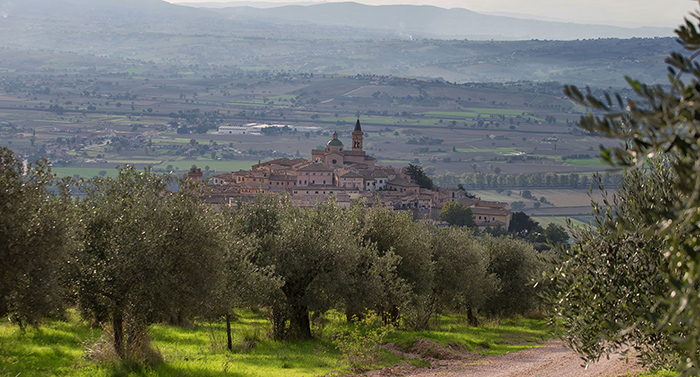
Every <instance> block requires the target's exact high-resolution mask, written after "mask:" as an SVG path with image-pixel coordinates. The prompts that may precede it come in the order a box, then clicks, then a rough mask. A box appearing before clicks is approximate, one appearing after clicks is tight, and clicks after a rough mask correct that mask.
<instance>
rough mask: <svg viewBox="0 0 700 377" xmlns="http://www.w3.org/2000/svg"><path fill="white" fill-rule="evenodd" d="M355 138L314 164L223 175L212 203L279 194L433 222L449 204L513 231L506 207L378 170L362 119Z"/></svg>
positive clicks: (291, 162) (277, 164) (193, 174)
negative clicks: (402, 212)
mask: <svg viewBox="0 0 700 377" xmlns="http://www.w3.org/2000/svg"><path fill="white" fill-rule="evenodd" d="M351 135H352V140H351V144H350V149H346V146H345V144H343V142H342V141H341V140H340V139H339V138H338V133H337V132H335V133H334V134H333V138H332V139H331V140H329V141H328V143H326V147H325V148H324V149H314V150H312V151H311V160H307V159H305V158H296V159H289V158H278V159H274V160H271V161H267V162H260V163H258V164H256V165H253V166H252V168H251V170H240V171H235V172H230V173H223V174H218V175H216V176H214V177H212V180H211V193H210V196H209V201H210V202H212V203H215V204H235V203H237V202H238V201H240V200H246V199H250V198H251V197H253V196H255V195H260V194H269V193H278V194H288V195H290V197H291V200H292V202H293V203H294V204H295V205H296V206H299V207H313V206H314V205H315V204H316V203H318V202H319V201H324V200H326V199H327V198H328V197H329V196H331V195H333V196H335V200H336V202H337V203H338V205H340V206H341V207H349V206H350V205H351V204H352V203H353V202H355V201H361V202H362V203H364V204H365V205H366V206H368V207H371V206H374V205H376V204H377V203H381V205H383V206H385V207H388V208H392V209H394V210H397V211H400V210H414V211H416V212H418V213H419V214H420V215H421V216H422V217H428V218H433V219H437V218H438V215H439V213H440V211H441V210H442V208H443V206H444V205H445V203H447V202H459V203H461V204H464V205H466V206H468V207H470V208H471V211H472V214H473V215H474V220H475V222H476V224H477V226H478V227H479V228H481V229H484V228H486V227H489V226H491V227H494V226H499V225H500V226H502V227H504V228H508V225H509V224H510V219H511V215H512V213H511V211H510V210H509V209H508V204H507V203H501V202H491V201H485V200H481V199H479V198H472V197H469V196H468V195H467V193H466V191H464V190H462V189H447V188H440V187H437V186H435V187H433V188H432V189H428V188H424V187H421V186H420V185H419V184H418V183H416V182H415V181H414V180H412V179H411V177H410V175H408V174H407V172H406V171H405V169H402V168H396V167H392V166H390V165H389V166H382V165H377V164H376V163H375V162H376V159H375V158H374V157H372V156H369V155H368V154H367V153H366V152H365V151H364V150H363V138H364V132H363V131H362V126H361V124H360V120H359V119H358V120H357V122H356V123H355V129H354V130H353V131H352V134H351ZM188 176H189V178H190V179H193V180H201V179H202V176H203V174H202V172H201V170H200V169H197V168H192V170H190V172H189V173H188Z"/></svg>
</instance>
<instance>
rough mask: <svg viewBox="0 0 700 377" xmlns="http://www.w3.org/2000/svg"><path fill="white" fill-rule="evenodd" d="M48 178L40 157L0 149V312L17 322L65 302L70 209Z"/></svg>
mask: <svg viewBox="0 0 700 377" xmlns="http://www.w3.org/2000/svg"><path fill="white" fill-rule="evenodd" d="M53 183H54V176H53V174H52V173H51V169H50V168H49V166H48V164H47V162H46V161H45V160H44V161H37V162H36V163H35V164H31V163H30V164H27V165H26V166H25V165H24V164H23V163H22V161H20V160H19V159H17V157H15V155H14V153H12V151H10V150H9V149H7V148H4V147H2V148H0V314H10V315H11V317H12V318H14V319H15V320H16V321H18V323H19V325H20V327H24V326H25V325H27V324H36V323H37V321H38V320H39V319H41V318H42V317H45V316H48V315H60V314H61V311H62V310H63V309H64V308H65V306H66V300H65V299H66V296H65V294H64V293H65V292H64V289H65V287H66V285H65V281H64V279H63V276H64V272H65V268H66V266H67V265H66V262H67V252H68V250H69V249H70V247H71V244H72V243H71V235H72V229H73V227H72V225H73V219H74V217H73V214H74V211H72V206H71V203H70V197H69V194H68V192H67V191H66V190H65V187H61V186H59V187H57V188H56V189H55V190H52V189H51V188H50V185H52V184H53Z"/></svg>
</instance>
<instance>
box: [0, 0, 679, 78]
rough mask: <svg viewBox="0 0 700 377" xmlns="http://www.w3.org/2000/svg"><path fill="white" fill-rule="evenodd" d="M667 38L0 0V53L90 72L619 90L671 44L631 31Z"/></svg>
mask: <svg viewBox="0 0 700 377" xmlns="http://www.w3.org/2000/svg"><path fill="white" fill-rule="evenodd" d="M666 34H668V35H670V34H671V31H670V30H665V29H655V28H642V29H628V28H622V27H620V28H616V27H611V26H599V25H577V24H567V23H559V22H546V21H535V20H522V19H517V18H513V17H505V16H492V15H491V16H490V15H484V14H479V13H476V12H472V11H469V10H465V9H449V10H448V9H442V8H437V7H431V6H407V5H394V6H367V5H361V4H357V3H325V4H316V5H310V6H300V5H290V6H283V7H274V8H268V9H259V8H254V7H250V6H239V7H227V8H222V9H204V8H192V7H188V6H182V5H175V4H171V3H168V2H165V1H162V0H0V49H5V51H28V52H29V56H42V54H52V53H54V52H60V53H67V54H68V55H66V54H63V55H62V56H63V59H65V58H66V57H71V58H70V59H68V60H70V61H73V62H74V64H75V65H76V66H80V67H84V66H86V65H87V66H88V67H91V68H92V69H95V70H97V69H99V67H100V66H99V64H95V63H92V62H94V61H95V59H105V62H109V64H112V67H125V66H128V65H131V64H152V65H157V64H166V65H167V66H168V67H169V68H168V71H167V74H168V75H173V74H177V72H180V71H181V70H184V71H191V70H193V69H195V68H193V67H200V68H198V69H200V70H203V71H204V70H207V71H208V70H210V71H208V72H209V74H217V75H218V74H221V70H224V71H238V70H255V71H260V70H271V71H284V70H289V71H295V72H310V73H314V74H340V75H356V74H377V75H394V76H401V77H413V78H425V79H433V78H435V79H443V80H447V81H451V82H508V81H519V80H533V81H560V82H568V83H575V84H577V85H589V84H590V85H593V86H604V87H607V86H610V85H618V86H624V85H625V82H624V79H623V77H624V76H625V75H629V76H631V77H635V78H637V79H640V80H642V81H645V82H650V83H658V81H655V80H657V79H658V78H661V79H662V80H663V79H665V72H666V66H665V64H664V57H665V56H667V54H668V53H669V52H671V51H674V50H677V48H678V45H677V43H676V42H675V40H674V39H673V38H640V37H644V36H656V35H666ZM612 37H619V38H612ZM632 37H636V38H632ZM627 38H629V39H627ZM567 39H568V40H567ZM6 54H11V53H9V52H6ZM4 56H7V55H4ZM0 60H2V59H0ZM0 63H2V61H0ZM22 64H25V65H32V66H39V67H43V69H47V70H51V69H54V67H56V66H60V64H58V63H57V62H56V61H55V60H54V58H53V57H50V55H46V56H45V57H44V58H36V59H34V58H32V59H26V60H25V61H23V62H22ZM72 64H73V63H71V64H68V66H69V67H72V66H73V65H72ZM3 68H7V67H3V66H2V65H1V64H0V69H3ZM113 69H114V68H113ZM116 69H117V70H119V69H124V68H116ZM164 74H165V73H164Z"/></svg>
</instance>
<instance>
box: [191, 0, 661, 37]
mask: <svg viewBox="0 0 700 377" xmlns="http://www.w3.org/2000/svg"><path fill="white" fill-rule="evenodd" d="M222 4H223V5H229V6H228V7H226V6H222ZM306 4H309V3H306ZM188 5H189V6H198V7H208V8H219V9H221V11H223V12H225V13H227V14H229V15H231V16H232V17H233V19H237V20H251V19H258V20H265V21H267V22H274V23H285V22H288V23H294V24H298V23H309V24H317V25H335V26H343V27H356V28H369V29H375V30H382V31H389V32H392V33H393V34H395V35H397V36H407V35H408V36H413V37H416V38H438V39H474V40H492V39H493V40H528V39H549V40H574V39H589V38H649V37H657V36H663V37H666V36H671V35H673V30H672V29H670V28H659V27H641V28H626V27H616V26H608V25H592V24H576V23H566V22H553V21H540V20H534V19H527V18H516V17H509V16H499V15H486V14H481V13H477V12H473V11H470V10H467V9H460V8H453V9H444V8H439V7H434V6H425V5H424V6H416V5H382V6H370V5H363V4H358V3H352V2H343V3H310V5H304V4H303V3H302V4H294V5H283V6H280V4H279V3H277V4H275V3H269V2H235V3H234V2H230V3H189V4H188Z"/></svg>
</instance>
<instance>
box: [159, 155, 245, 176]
mask: <svg viewBox="0 0 700 377" xmlns="http://www.w3.org/2000/svg"><path fill="white" fill-rule="evenodd" d="M257 163H258V160H255V161H251V160H232V161H219V160H216V161H214V160H211V159H204V158H203V159H198V160H178V161H163V162H162V163H160V164H158V165H153V168H154V169H165V168H167V166H168V165H172V166H173V169H174V170H180V171H187V170H190V168H191V167H192V165H197V167H198V168H200V169H202V170H204V168H205V167H206V166H209V169H211V170H216V171H218V172H221V173H227V172H232V171H238V170H247V169H250V167H251V166H253V165H255V164H257Z"/></svg>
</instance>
